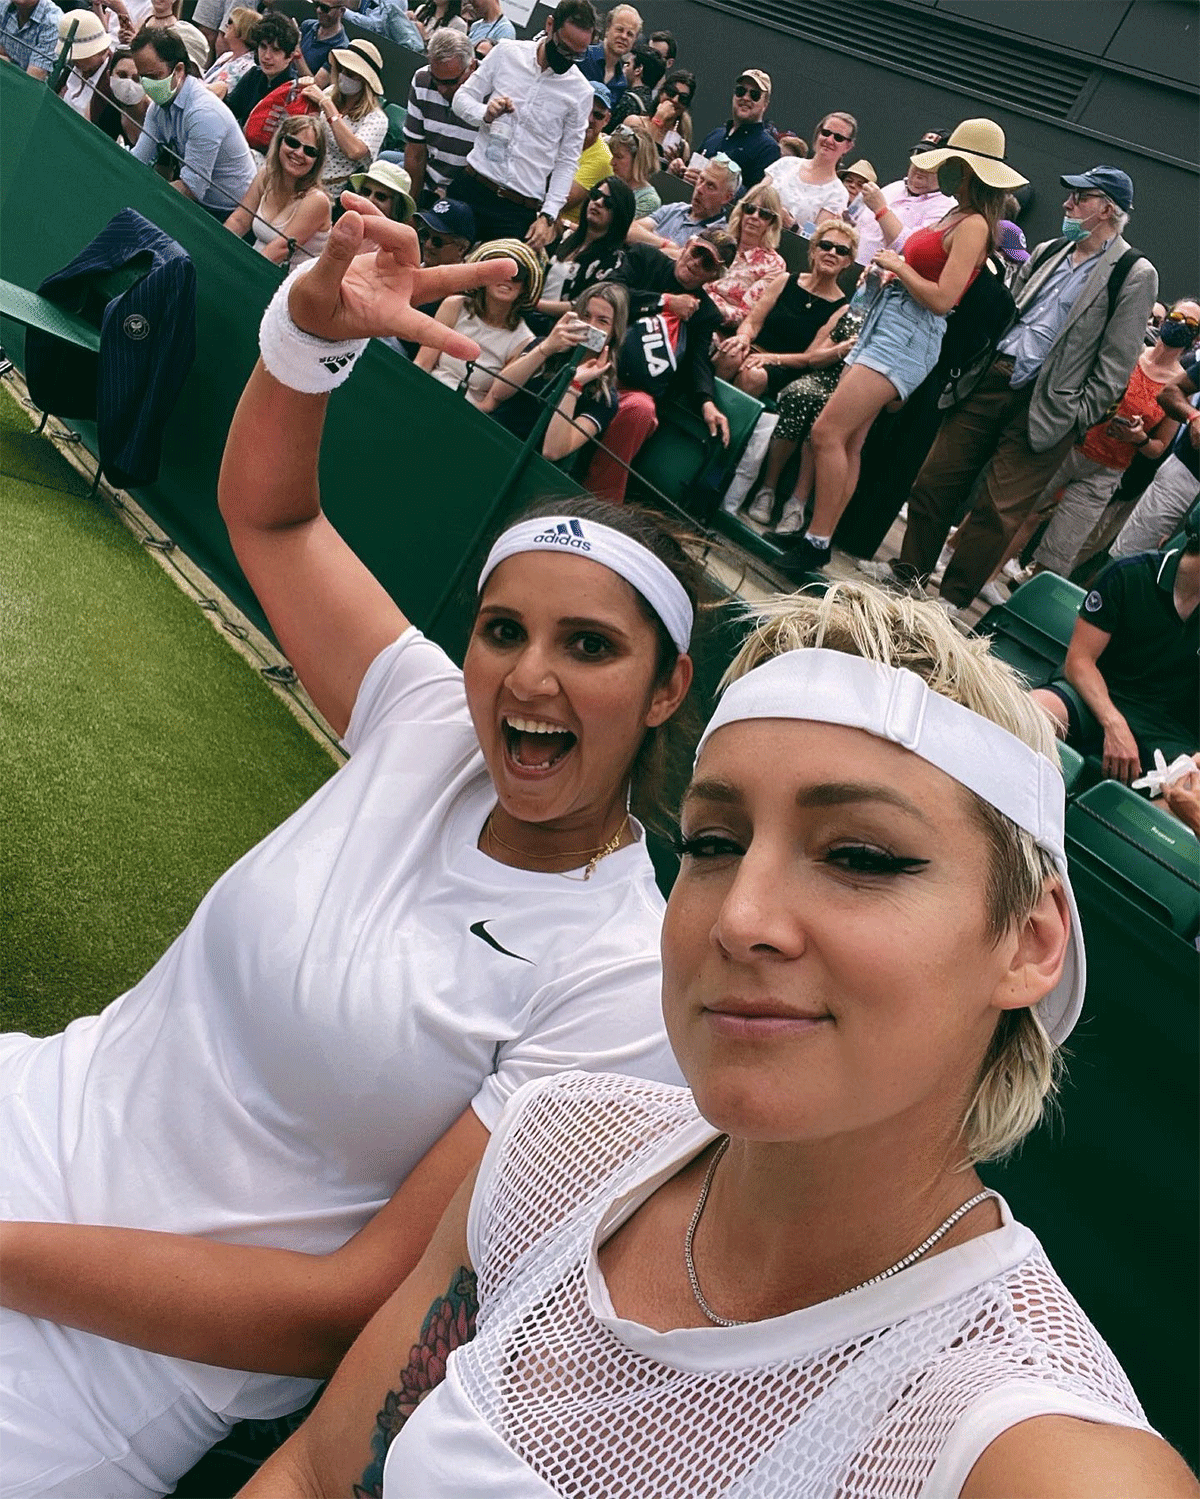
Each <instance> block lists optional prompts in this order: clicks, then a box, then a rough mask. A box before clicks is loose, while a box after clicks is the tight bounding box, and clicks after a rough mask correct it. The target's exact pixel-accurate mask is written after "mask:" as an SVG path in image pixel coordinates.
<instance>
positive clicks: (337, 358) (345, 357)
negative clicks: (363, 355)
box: [317, 354, 354, 375]
mask: <svg viewBox="0 0 1200 1499" xmlns="http://www.w3.org/2000/svg"><path fill="white" fill-rule="evenodd" d="M317 362H318V363H319V364H322V365H324V367H325V368H326V369H327V370H328V371H329V373H330V374H331V375H336V374H338V373H339V372H340V371H341V370H344V369H345V368H346V366H347V365H348V364H353V363H354V355H353V354H327V355H326V356H325V358H324V359H321V360H318V361H317Z"/></svg>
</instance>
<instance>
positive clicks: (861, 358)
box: [846, 281, 946, 401]
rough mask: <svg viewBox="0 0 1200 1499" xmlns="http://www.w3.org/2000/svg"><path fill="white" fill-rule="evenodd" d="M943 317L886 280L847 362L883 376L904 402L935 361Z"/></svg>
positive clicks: (944, 325) (939, 349)
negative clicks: (862, 366) (860, 365)
mask: <svg viewBox="0 0 1200 1499" xmlns="http://www.w3.org/2000/svg"><path fill="white" fill-rule="evenodd" d="M945 331H946V319H945V318H944V317H943V316H942V315H941V313H938V312H930V311H929V309H928V307H922V306H921V304H920V303H919V302H917V301H914V300H913V298H912V297H910V296H909V294H908V293H907V292H906V291H905V290H904V288H903V287H902V286H901V285H900V283H899V282H898V281H889V282H888V284H887V285H886V286H885V287H884V288H883V290H882V291H881V292H880V293H879V295H878V296H877V297H876V298H875V301H874V302H873V303H872V304H871V310H870V312H868V313H867V320H866V322H865V323H864V324H863V330H862V332H861V333H860V334H859V335H858V342H857V343H856V344H855V345H854V347H853V348H852V349H851V350H850V352H849V354H847V355H846V363H847V365H851V364H862V365H865V366H866V367H867V369H869V370H875V371H877V372H878V373H879V374H881V375H883V376H885V377H886V378H887V379H888V380H890V381H891V382H892V384H893V385H894V386H895V387H896V391H897V394H898V395H899V396H900V398H901V400H904V401H907V400H908V398H909V396H911V395H912V393H913V391H914V390H916V388H917V386H918V385H920V384H921V382H922V381H923V380H924V379H925V377H926V375H928V374H929V372H930V370H932V369H933V367H934V365H935V364H936V363H937V362H938V355H939V354H940V353H941V351H942V335H943V334H944V333H945Z"/></svg>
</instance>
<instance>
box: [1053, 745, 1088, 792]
mask: <svg viewBox="0 0 1200 1499" xmlns="http://www.w3.org/2000/svg"><path fill="white" fill-rule="evenodd" d="M1058 763H1059V766H1060V768H1061V770H1062V773H1063V782H1064V783H1065V785H1066V788H1067V799H1068V801H1069V800H1070V798H1071V797H1072V796H1074V795H1075V793H1076V792H1077V791H1081V790H1082V789H1083V787H1082V781H1083V777H1084V759H1083V756H1082V755H1081V754H1080V753H1079V751H1078V750H1075V749H1072V748H1071V746H1070V745H1069V744H1064V743H1063V742H1062V741H1061V740H1060V741H1059V745H1058Z"/></svg>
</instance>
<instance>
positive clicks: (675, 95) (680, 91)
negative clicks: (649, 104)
mask: <svg viewBox="0 0 1200 1499" xmlns="http://www.w3.org/2000/svg"><path fill="white" fill-rule="evenodd" d="M663 96H664V97H665V98H667V99H678V100H679V102H680V103H681V104H690V103H691V102H692V96H691V93H690V92H689V91H688V90H687V89H685V88H680V87H679V86H678V84H674V83H672V84H671V85H670V86H669V87H668V88H664V89H663Z"/></svg>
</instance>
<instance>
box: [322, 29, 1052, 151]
mask: <svg viewBox="0 0 1200 1499" xmlns="http://www.w3.org/2000/svg"><path fill="white" fill-rule="evenodd" d="M329 55H330V57H332V58H333V60H334V61H335V62H336V63H337V65H338V67H339V68H341V69H342V71H343V72H344V73H353V75H354V76H355V78H361V79H362V80H363V81H364V83H366V84H367V85H368V86H369V87H370V88H372V89H373V90H374V91H375V93H377V94H379V95H380V96H381V97H382V95H383V79H382V78H381V77H380V74H381V73H382V72H383V58H382V57H381V56H380V54H379V48H378V47H377V46H376V45H375V43H374V42H368V41H367V40H366V39H365V38H364V37H361V36H360V37H356V38H355V39H354V41H352V42H351V43H350V45H349V46H348V47H335V48H334V49H333V51H332V52H331V53H330V54H329ZM1023 180H1024V179H1022V181H1023Z"/></svg>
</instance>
